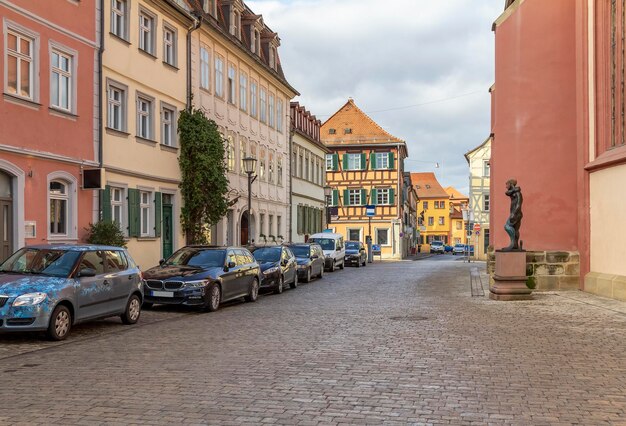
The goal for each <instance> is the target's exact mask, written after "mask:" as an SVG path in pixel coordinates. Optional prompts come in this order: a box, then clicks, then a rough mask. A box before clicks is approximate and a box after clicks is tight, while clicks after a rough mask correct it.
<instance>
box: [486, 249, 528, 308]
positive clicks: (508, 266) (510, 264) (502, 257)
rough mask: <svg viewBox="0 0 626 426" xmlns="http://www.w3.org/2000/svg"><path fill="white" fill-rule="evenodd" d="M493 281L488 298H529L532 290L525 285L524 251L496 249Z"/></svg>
mask: <svg viewBox="0 0 626 426" xmlns="http://www.w3.org/2000/svg"><path fill="white" fill-rule="evenodd" d="M493 281H494V284H493V286H491V288H490V289H489V298H490V299H493V300H531V299H532V298H533V297H532V295H531V293H532V290H531V289H530V288H528V287H527V286H526V252H525V251H500V250H497V251H496V270H495V273H494V275H493Z"/></svg>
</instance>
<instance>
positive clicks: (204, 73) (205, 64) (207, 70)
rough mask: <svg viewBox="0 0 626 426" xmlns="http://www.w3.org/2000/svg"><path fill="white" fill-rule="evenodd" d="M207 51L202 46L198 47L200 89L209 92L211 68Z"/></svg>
mask: <svg viewBox="0 0 626 426" xmlns="http://www.w3.org/2000/svg"><path fill="white" fill-rule="evenodd" d="M209 64H210V56H209V50H208V49H207V48H206V47H205V46H202V47H200V88H201V89H205V90H209V84H210V83H209V82H210V81H211V67H210V66H209Z"/></svg>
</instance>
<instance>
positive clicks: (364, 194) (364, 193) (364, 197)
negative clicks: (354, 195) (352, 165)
mask: <svg viewBox="0 0 626 426" xmlns="http://www.w3.org/2000/svg"><path fill="white" fill-rule="evenodd" d="M363 155H365V154H363ZM366 204H367V190H366V189H361V205H362V206H364V205H366Z"/></svg>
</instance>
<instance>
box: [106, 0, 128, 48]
mask: <svg viewBox="0 0 626 426" xmlns="http://www.w3.org/2000/svg"><path fill="white" fill-rule="evenodd" d="M115 3H121V4H122V5H123V10H122V11H121V12H120V10H119V9H117V8H115V7H114V5H115ZM129 11H130V0H111V22H110V26H109V32H110V33H111V34H113V35H114V36H115V37H119V38H120V39H122V40H125V41H128V38H129V37H128V36H129V31H128V30H129V24H130V20H129V19H128V18H129V16H128V15H129ZM118 12H120V13H118ZM115 16H119V17H120V19H121V21H122V25H121V27H122V34H120V33H119V32H116V31H115V28H114V26H117V25H115V22H116V19H115Z"/></svg>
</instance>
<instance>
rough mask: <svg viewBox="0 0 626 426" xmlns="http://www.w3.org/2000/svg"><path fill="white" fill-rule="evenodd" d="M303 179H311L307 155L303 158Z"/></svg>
mask: <svg viewBox="0 0 626 426" xmlns="http://www.w3.org/2000/svg"><path fill="white" fill-rule="evenodd" d="M303 178H304V179H305V180H310V179H311V175H310V169H309V154H308V153H307V154H306V157H305V158H304V176H303Z"/></svg>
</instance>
